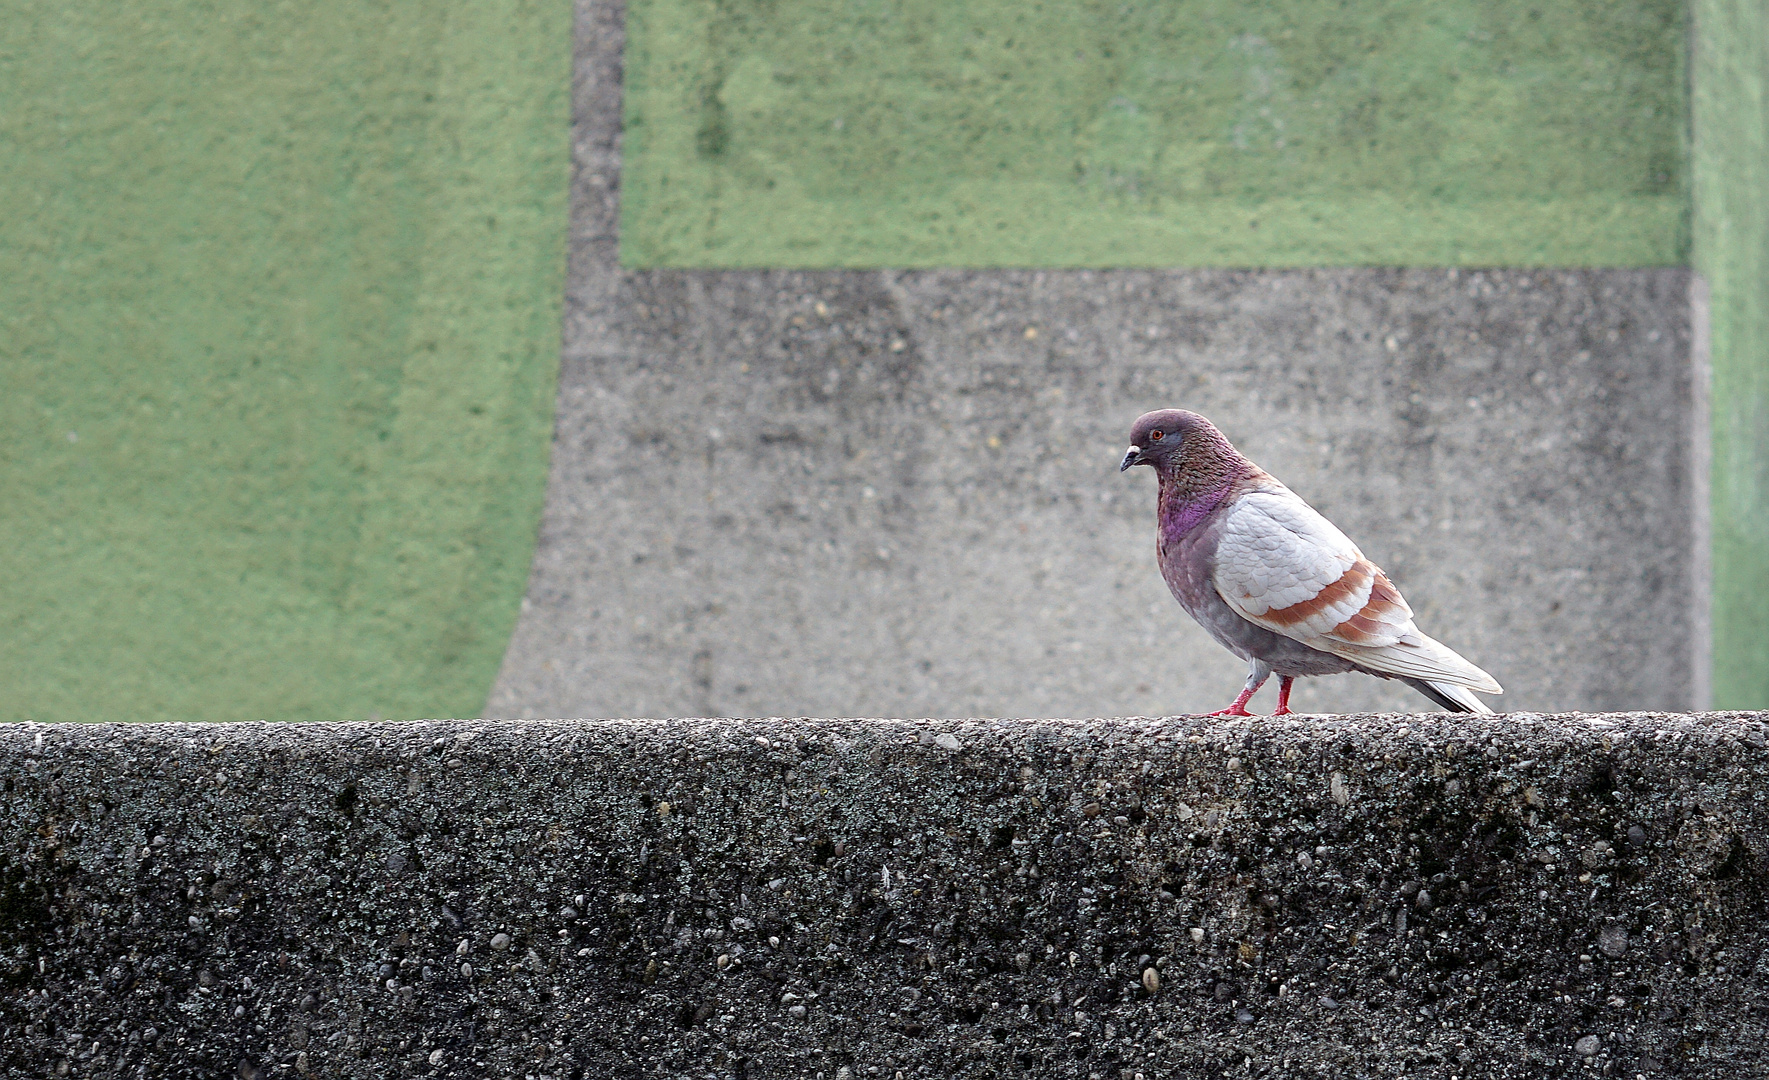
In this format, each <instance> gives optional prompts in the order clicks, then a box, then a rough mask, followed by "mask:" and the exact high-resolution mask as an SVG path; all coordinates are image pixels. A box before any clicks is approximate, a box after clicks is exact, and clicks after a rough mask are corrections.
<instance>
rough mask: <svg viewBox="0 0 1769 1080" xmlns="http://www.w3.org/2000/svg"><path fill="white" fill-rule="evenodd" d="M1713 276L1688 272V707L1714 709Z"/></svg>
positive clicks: (1695, 709)
mask: <svg viewBox="0 0 1769 1080" xmlns="http://www.w3.org/2000/svg"><path fill="white" fill-rule="evenodd" d="M1708 306H1709V305H1708V280H1707V278H1705V277H1703V276H1702V275H1701V274H1700V273H1699V272H1693V271H1692V272H1691V273H1690V275H1689V364H1690V372H1689V380H1690V381H1689V387H1690V400H1689V406H1690V417H1689V439H1690V447H1689V473H1690V476H1689V491H1690V531H1691V534H1692V535H1691V537H1690V540H1691V551H1690V564H1691V565H1690V568H1689V577H1690V590H1689V602H1690V605H1691V607H1692V608H1693V610H1692V611H1691V612H1690V621H1689V651H1690V657H1689V665H1690V691H1691V694H1690V696H1691V698H1692V699H1693V700H1691V701H1690V703H1689V707H1690V708H1691V709H1693V710H1694V711H1696V712H1706V711H1707V710H1709V709H1711V708H1713V697H1714V631H1713V626H1714V611H1713V609H1714V567H1713V552H1712V537H1713V505H1712V503H1713V477H1712V476H1711V475H1710V471H1711V470H1712V468H1713V456H1714V453H1713V441H1712V439H1713V432H1712V393H1711V388H1712V379H1713V373H1712V370H1711V369H1712V357H1711V356H1710V352H1711V348H1712V335H1711V334H1710V333H1709V328H1708V314H1709V313H1708Z"/></svg>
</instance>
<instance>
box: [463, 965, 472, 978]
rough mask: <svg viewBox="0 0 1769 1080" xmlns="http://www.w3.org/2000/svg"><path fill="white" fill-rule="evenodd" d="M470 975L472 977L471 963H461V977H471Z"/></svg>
mask: <svg viewBox="0 0 1769 1080" xmlns="http://www.w3.org/2000/svg"><path fill="white" fill-rule="evenodd" d="M472 977H473V965H472V964H462V965H461V978H463V979H471V978H472Z"/></svg>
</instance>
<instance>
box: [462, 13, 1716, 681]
mask: <svg viewBox="0 0 1769 1080" xmlns="http://www.w3.org/2000/svg"><path fill="white" fill-rule="evenodd" d="M579 19H580V21H579V38H578V58H577V71H578V83H577V90H576V95H577V96H576V105H575V109H576V112H575V121H574V122H575V125H576V132H577V149H576V153H577V159H578V166H579V168H578V175H577V178H576V182H575V183H576V186H575V188H574V196H573V214H574V226H573V240H572V252H571V266H570V270H569V274H568V285H567V290H568V292H567V305H566V330H565V340H566V354H565V361H564V366H563V369H562V373H561V387H560V398H559V413H558V420H557V424H558V427H557V435H556V442H555V445H554V457H553V473H552V479H551V481H550V486H549V493H548V505H547V510H546V514H545V517H544V520H543V524H542V531H541V539H540V544H539V549H538V551H537V554H536V559H535V567H534V572H533V576H532V578H531V581H530V584H529V591H528V596H527V599H526V601H525V603H524V610H523V614H522V617H521V620H520V622H519V624H518V626H517V629H516V632H515V635H514V638H513V639H512V643H511V647H510V651H509V654H508V656H507V657H506V658H505V662H504V667H503V670H502V673H501V674H500V676H499V679H498V682H497V685H496V686H495V687H494V689H493V691H492V694H491V698H490V703H489V705H488V707H487V708H488V712H489V713H490V714H492V715H500V716H619V715H625V716H660V715H707V714H712V715H717V714H722V715H748V716H754V715H773V714H791V713H804V712H817V713H825V714H830V715H877V714H889V715H973V714H995V715H1016V714H1018V715H1027V714H1030V715H1075V714H1095V713H1101V712H1125V713H1128V712H1145V713H1165V712H1175V711H1188V710H1201V709H1207V708H1217V707H1220V706H1222V705H1224V704H1226V703H1227V701H1228V699H1229V698H1230V697H1231V696H1232V695H1233V693H1234V691H1235V689H1236V688H1237V687H1238V684H1239V682H1240V680H1241V678H1242V677H1243V674H1244V669H1243V668H1242V666H1241V665H1240V664H1239V662H1238V661H1235V660H1234V659H1233V658H1232V657H1230V656H1229V655H1228V654H1227V653H1225V652H1223V651H1222V650H1221V649H1219V648H1217V647H1216V646H1215V645H1214V644H1212V643H1211V642H1210V641H1209V640H1208V639H1207V638H1206V637H1205V636H1204V635H1203V633H1202V632H1201V631H1199V630H1198V629H1197V628H1196V627H1194V626H1193V625H1192V624H1191V623H1190V622H1189V620H1187V619H1186V618H1185V616H1184V615H1183V614H1182V613H1181V612H1180V611H1179V610H1178V608H1177V607H1176V606H1175V605H1173V604H1172V602H1171V601H1170V600H1169V599H1168V598H1167V596H1166V592H1165V589H1164V587H1163V586H1162V585H1161V583H1160V581H1159V579H1158V577H1157V575H1156V572H1155V568H1154V555H1153V542H1152V534H1153V515H1154V510H1153V502H1154V496H1153V492H1152V484H1151V483H1150V482H1149V478H1148V477H1147V476H1143V475H1132V476H1129V477H1121V476H1119V475H1117V474H1116V472H1115V471H1114V469H1115V465H1116V462H1117V459H1118V457H1119V456H1120V454H1121V453H1122V444H1123V443H1124V441H1125V435H1126V432H1127V430H1128V428H1129V424H1130V422H1131V420H1132V419H1134V418H1135V417H1136V416H1137V415H1138V414H1139V413H1141V412H1143V411H1144V410H1146V409H1150V408H1157V407H1162V406H1185V407H1189V408H1193V409H1197V410H1199V411H1201V412H1204V413H1205V414H1207V415H1209V416H1211V417H1212V418H1214V419H1215V420H1216V421H1217V422H1218V423H1219V424H1220V425H1221V426H1222V427H1223V428H1224V429H1225V430H1226V431H1227V432H1228V433H1229V435H1230V436H1231V437H1232V438H1234V439H1235V440H1236V441H1237V442H1238V443H1239V445H1240V446H1241V447H1242V448H1243V449H1244V450H1246V451H1247V452H1248V453H1250V454H1251V455H1252V456H1253V457H1254V459H1255V460H1257V461H1259V462H1260V463H1261V464H1263V465H1265V466H1266V467H1267V468H1269V469H1271V470H1272V471H1273V472H1275V473H1276V474H1277V475H1278V476H1279V477H1281V478H1283V479H1284V480H1286V481H1287V482H1288V483H1289V484H1290V485H1291V486H1292V487H1294V488H1295V489H1296V490H1297V491H1298V492H1300V493H1301V494H1302V495H1303V496H1304V497H1306V498H1308V499H1310V500H1311V501H1312V502H1314V504H1315V505H1316V506H1317V507H1319V508H1320V509H1321V510H1322V511H1324V512H1325V513H1327V514H1328V515H1329V516H1330V517H1332V518H1333V519H1334V520H1336V521H1337V522H1338V523H1339V524H1340V525H1341V526H1342V527H1343V528H1345V529H1346V530H1347V532H1349V533H1350V535H1351V536H1352V537H1353V539H1355V540H1357V541H1358V542H1359V543H1360V544H1361V545H1362V546H1363V548H1364V550H1365V551H1366V552H1367V553H1368V554H1369V555H1370V556H1371V557H1372V558H1374V559H1375V560H1376V561H1377V562H1379V563H1380V564H1382V565H1383V566H1385V567H1386V568H1387V569H1388V570H1389V572H1390V573H1391V574H1392V575H1393V576H1394V578H1395V580H1396V582H1397V583H1398V584H1399V585H1400V586H1401V588H1402V589H1403V590H1404V592H1405V593H1406V595H1407V597H1408V598H1409V600H1410V601H1411V603H1412V605H1413V606H1414V608H1415V609H1416V610H1417V611H1418V612H1419V615H1420V622H1421V624H1422V625H1423V626H1424V627H1425V628H1426V630H1427V631H1428V632H1430V633H1432V634H1434V635H1435V636H1438V637H1440V638H1442V639H1443V640H1445V641H1447V642H1448V643H1449V644H1451V645H1452V646H1454V647H1456V648H1458V649H1460V650H1462V651H1464V652H1465V653H1466V654H1467V655H1468V656H1469V657H1470V658H1471V659H1473V660H1475V661H1476V662H1477V663H1480V664H1482V665H1483V666H1485V667H1487V668H1488V669H1489V670H1491V671H1492V672H1493V673H1494V674H1495V675H1496V676H1497V677H1498V678H1499V680H1500V681H1501V682H1502V683H1504V684H1505V685H1506V686H1507V687H1508V688H1509V689H1510V693H1509V694H1508V696H1507V697H1505V698H1504V699H1501V700H1500V701H1499V702H1498V703H1497V704H1500V705H1502V706H1503V707H1506V708H1521V709H1548V708H1561V709H1564V708H1584V709H1602V708H1673V707H1687V706H1689V705H1690V704H1692V703H1693V702H1694V701H1695V700H1696V697H1697V693H1698V686H1697V679H1696V678H1695V676H1694V674H1693V671H1694V666H1695V665H1694V656H1695V654H1696V650H1697V634H1696V632H1695V630H1694V627H1695V625H1696V621H1697V620H1696V616H1697V611H1698V607H1699V604H1700V602H1701V597H1702V596H1703V591H1702V589H1701V588H1700V587H1699V582H1698V581H1697V579H1696V572H1695V569H1694V565H1695V562H1694V555H1695V536H1696V518H1697V515H1698V513H1699V508H1698V506H1697V502H1696V498H1695V489H1694V485H1693V479H1694V463H1693V462H1692V458H1691V453H1690V451H1691V448H1692V447H1693V445H1694V441H1695V433H1696V426H1695V424H1694V421H1693V412H1694V409H1693V401H1694V395H1693V393H1692V386H1693V380H1692V365H1691V362H1690V324H1689V315H1688V311H1689V298H1688V285H1689V278H1688V274H1687V272H1686V271H1682V270H1676V269H1658V270H1652V269H1646V270H1580V271H1523V270H1499V271H1478V272H1473V271H1455V270H1374V269H1340V270H1312V271H1285V272H1262V271H1233V270H1199V271H1158V270H1151V271H1056V270H1051V271H957V270H952V271H917V272H889V271H823V272H783V271H632V270H623V269H622V268H621V267H620V265H619V261H618V245H617V238H616V213H617V206H618V200H619V178H620V149H619V137H620V126H619V118H620V79H619V75H620V60H621V13H620V10H619V7H618V6H617V5H610V4H585V5H583V6H582V7H581V8H580V13H579ZM1300 695H1301V696H1300V698H1299V700H1300V701H1301V702H1302V703H1303V707H1305V708H1324V709H1342V710H1343V709H1358V708H1378V707H1380V708H1390V709H1408V708H1418V707H1422V706H1423V705H1424V703H1423V701H1422V700H1421V699H1417V698H1415V697H1414V696H1413V695H1411V693H1410V692H1408V691H1406V690H1404V689H1400V688H1397V687H1393V686H1389V685H1386V684H1381V683H1377V682H1375V681H1374V680H1368V679H1353V678H1341V679H1337V680H1330V681H1325V682H1323V683H1322V684H1320V685H1318V686H1316V685H1312V684H1311V685H1309V686H1307V687H1305V688H1304V689H1303V690H1302V691H1300Z"/></svg>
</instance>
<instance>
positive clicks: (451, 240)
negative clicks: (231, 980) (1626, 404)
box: [0, 0, 571, 720]
mask: <svg viewBox="0 0 1769 1080" xmlns="http://www.w3.org/2000/svg"><path fill="white" fill-rule="evenodd" d="M570 40H571V28H570V11H569V6H568V5H561V4H537V3H532V2H529V0H494V2H492V3H488V4H480V5H466V6H461V5H454V6H449V5H424V4H381V3H358V2H342V0H322V2H320V3H318V4H308V5H299V6H289V5H281V6H278V5H270V6H264V5H255V6H254V5H243V6H242V5H212V4H205V3H192V2H188V0H143V2H138V3H129V4H106V3H95V2H89V0H77V2H71V3H70V2H62V0H58V2H53V3H51V2H47V0H24V2H23V3H18V4H13V5H11V7H10V8H9V9H8V12H7V16H6V18H5V19H4V20H0V161H3V162H4V165H3V166H0V205H4V206H5V207H6V208H7V209H6V213H5V214H4V215H0V298H3V301H4V302H3V303H0V383H3V385H4V392H0V507H4V513H0V547H3V548H4V550H5V552H6V556H5V558H4V559H3V560H0V597H4V613H5V618H4V620H0V719H7V720H13V719H23V718H36V719H41V720H73V719H80V720H111V719H125V720H127V719H142V720H148V719H176V720H204V719H252V718H268V719H279V720H295V719H326V718H335V717H366V716H370V715H381V716H385V717H387V718H398V717H414V716H433V715H441V716H459V715H472V714H474V713H475V712H477V710H479V709H480V708H481V706H482V705H483V701H484V695H485V693H486V691H487V689H488V687H489V686H490V683H491V680H492V678H493V677H494V675H495V673H496V669H497V666H498V663H499V661H500V659H501V657H502V654H503V650H504V647H505V644H506V641H507V638H508V635H509V631H510V629H511V627H512V626H513V624H514V620H515V615H516V609H517V606H518V602H519V599H520V597H521V594H522V590H523V587H524V584H525V581H526V578H527V573H528V566H529V560H530V557H531V551H532V546H533V541H534V535H535V527H536V522H537V520H538V516H539V509H540V504H541V500H542V496H543V493H544V487H545V480H546V465H547V453H548V441H549V432H550V427H551V414H552V404H553V388H554V380H555V375H556V370H557V356H558V335H559V306H560V296H561V283H562V278H563V242H564V235H565V223H566V217H565V195H566V189H567V179H568V174H567V168H568V155H569V138H568V108H569V106H568V100H567V94H568V87H569V77H570Z"/></svg>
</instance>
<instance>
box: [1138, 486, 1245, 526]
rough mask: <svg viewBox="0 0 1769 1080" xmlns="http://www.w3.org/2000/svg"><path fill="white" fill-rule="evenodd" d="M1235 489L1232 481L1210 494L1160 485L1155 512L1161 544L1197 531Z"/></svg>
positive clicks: (1209, 492) (1208, 492)
mask: <svg viewBox="0 0 1769 1080" xmlns="http://www.w3.org/2000/svg"><path fill="white" fill-rule="evenodd" d="M1234 486H1235V482H1234V481H1233V480H1229V481H1226V482H1224V483H1222V484H1221V485H1219V486H1218V487H1216V488H1215V489H1213V490H1211V491H1205V492H1182V491H1180V490H1179V489H1178V485H1169V484H1166V483H1163V484H1162V485H1161V499H1160V505H1159V507H1158V508H1157V510H1156V515H1157V517H1156V520H1157V521H1158V522H1159V524H1160V528H1161V538H1162V539H1163V540H1168V541H1173V540H1178V539H1179V538H1180V537H1182V536H1184V535H1185V534H1186V533H1189V532H1191V531H1192V530H1193V529H1195V528H1197V527H1198V524H1199V523H1200V522H1202V521H1203V520H1204V519H1205V518H1207V517H1209V516H1210V515H1211V514H1212V513H1214V512H1215V511H1216V508H1217V507H1219V506H1221V505H1222V504H1223V500H1225V499H1227V498H1228V493H1229V489H1230V488H1232V487H1234Z"/></svg>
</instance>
